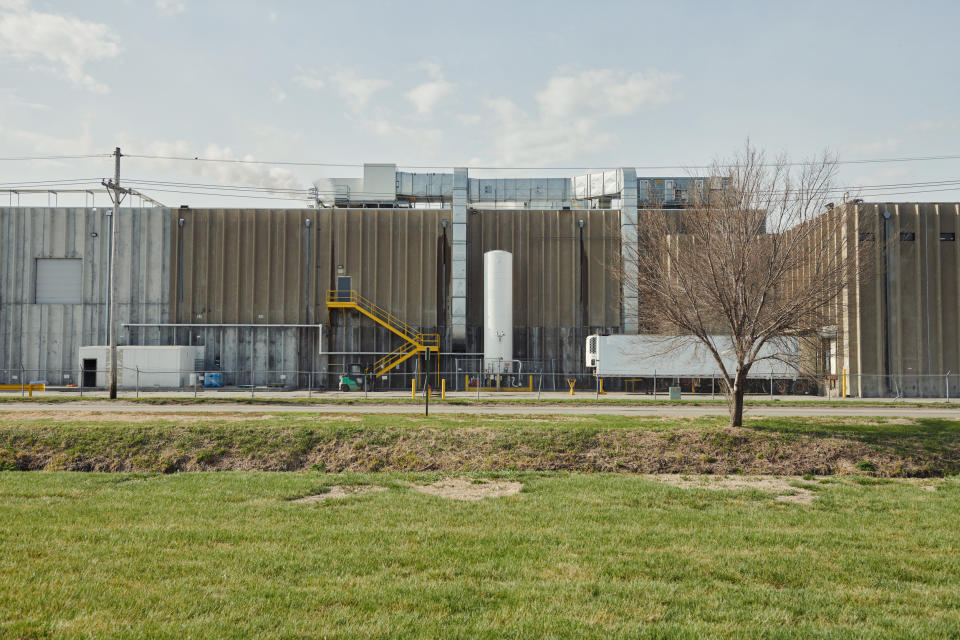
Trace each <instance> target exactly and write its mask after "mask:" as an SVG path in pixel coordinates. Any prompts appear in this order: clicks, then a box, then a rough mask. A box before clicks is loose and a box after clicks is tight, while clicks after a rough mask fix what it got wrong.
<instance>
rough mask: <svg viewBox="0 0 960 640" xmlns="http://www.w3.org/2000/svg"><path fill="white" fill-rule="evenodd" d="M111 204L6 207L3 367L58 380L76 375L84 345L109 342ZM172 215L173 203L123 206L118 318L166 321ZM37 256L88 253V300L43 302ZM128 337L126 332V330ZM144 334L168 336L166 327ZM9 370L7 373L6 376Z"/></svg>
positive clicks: (0, 241) (0, 316)
mask: <svg viewBox="0 0 960 640" xmlns="http://www.w3.org/2000/svg"><path fill="white" fill-rule="evenodd" d="M106 212H107V209H103V208H101V209H96V210H95V209H82V208H78V209H73V208H37V207H30V208H0V369H5V368H6V369H9V368H17V369H19V368H20V367H22V368H24V369H26V370H28V371H30V373H29V377H30V378H31V379H46V380H48V381H49V382H50V383H51V384H61V383H63V382H64V378H63V376H64V374H68V375H71V380H74V381H75V379H76V377H77V368H78V363H77V357H78V353H79V348H80V346H82V345H95V344H104V343H105V342H106V341H107V332H106V290H107V258H108V256H107V247H108V232H107V231H108V228H109V224H108V222H109V218H108V217H107V216H106V215H105V214H106ZM168 221H169V214H168V210H166V209H153V208H144V209H136V208H132V209H127V208H123V209H121V211H120V222H119V225H120V226H119V228H118V237H119V241H118V245H117V261H118V262H117V285H118V291H119V294H118V298H117V318H118V320H119V321H120V322H153V323H160V322H167V321H168V316H167V313H166V309H167V299H168V292H167V283H168V282H169V271H168V262H167V259H166V258H167V255H168V248H169V246H170V229H169V226H168ZM37 258H79V259H82V260H83V297H82V299H83V303H82V304H36V303H35V290H34V287H35V279H36V259H37ZM120 336H123V333H122V332H121V333H120ZM138 339H139V340H142V341H143V342H145V343H147V344H161V343H164V341H165V340H167V339H168V337H167V336H166V335H164V334H162V332H161V331H160V330H159V329H154V330H153V331H145V332H143V334H142V335H141V336H138ZM10 375H11V374H10V372H8V371H2V372H0V380H2V381H4V382H7V381H9V380H10V379H11V378H10Z"/></svg>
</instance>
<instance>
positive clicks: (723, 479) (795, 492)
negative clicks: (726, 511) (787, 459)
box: [648, 474, 814, 504]
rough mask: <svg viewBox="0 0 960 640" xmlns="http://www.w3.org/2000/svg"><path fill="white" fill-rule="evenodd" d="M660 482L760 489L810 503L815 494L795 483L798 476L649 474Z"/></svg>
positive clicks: (685, 486) (782, 498)
mask: <svg viewBox="0 0 960 640" xmlns="http://www.w3.org/2000/svg"><path fill="white" fill-rule="evenodd" d="M648 477H649V478H651V479H652V480H657V481H658V482H666V483H667V484H671V485H673V486H675V487H680V488H682V489H711V490H715V491H736V490H739V489H758V490H760V491H764V492H767V493H772V494H774V495H775V496H776V499H777V500H780V501H781V502H796V503H799V504H810V503H812V502H813V497H814V494H813V492H812V491H810V490H809V489H804V488H802V487H798V486H796V485H795V484H791V483H797V482H799V481H801V480H802V479H801V478H797V477H781V476H708V475H681V474H665V475H653V476H648Z"/></svg>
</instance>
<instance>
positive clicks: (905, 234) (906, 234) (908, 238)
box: [900, 231, 917, 242]
mask: <svg viewBox="0 0 960 640" xmlns="http://www.w3.org/2000/svg"><path fill="white" fill-rule="evenodd" d="M916 239H917V234H916V233H914V232H913V231H901V232H900V242H913V241H914V240H916Z"/></svg>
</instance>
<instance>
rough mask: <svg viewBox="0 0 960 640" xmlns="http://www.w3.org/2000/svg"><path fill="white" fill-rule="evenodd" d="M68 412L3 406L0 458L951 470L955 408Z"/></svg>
mask: <svg viewBox="0 0 960 640" xmlns="http://www.w3.org/2000/svg"><path fill="white" fill-rule="evenodd" d="M71 415H72V417H71V416H70V415H67V414H64V413H55V412H51V413H50V414H47V415H44V414H43V413H42V412H33V413H28V412H21V413H17V412H8V413H3V414H0V420H2V425H0V469H11V470H48V471H50V470H73V471H146V472H150V471H159V472H175V471H203V470H264V471H297V470H309V469H319V470H325V471H337V472H340V471H351V472H369V471H512V470H520V471H560V470H563V471H619V472H639V473H713V474H724V473H748V474H758V473H759V474H780V475H803V474H807V473H810V474H817V475H829V474H845V473H861V472H869V473H872V474H875V475H878V476H921V477H922V476H943V475H950V474H955V473H960V421H954V420H946V419H940V418H919V419H902V418H897V419H884V418H852V417H851V418H830V419H815V418H753V419H749V420H748V421H747V424H746V425H745V426H744V427H743V428H740V429H730V428H728V427H726V426H725V424H724V423H725V421H724V420H723V419H722V418H713V417H709V418H690V419H682V418H664V419H657V418H633V417H623V416H535V417H533V416H528V417H513V416H496V415H489V416H476V415H466V414H461V415H440V416H435V417H430V418H424V417H420V416H404V415H336V414H303V413H287V414H283V413H263V414H238V413H202V414H191V413H183V414H149V413H140V414H136V413H134V414H112V413H96V412H88V413H84V412H77V413H76V414H71Z"/></svg>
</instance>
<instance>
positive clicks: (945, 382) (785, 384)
mask: <svg viewBox="0 0 960 640" xmlns="http://www.w3.org/2000/svg"><path fill="white" fill-rule="evenodd" d="M453 363H454V365H455V370H453V371H450V370H439V371H437V370H433V371H430V372H429V373H428V372H426V371H424V370H420V371H415V372H409V373H400V372H391V373H387V374H385V375H383V376H374V375H373V374H371V373H370V372H369V371H364V370H361V369H360V368H359V367H356V366H355V365H354V366H350V365H343V366H337V365H331V366H330V367H329V368H328V369H327V370H323V371H301V370H288V369H278V370H249V369H247V370H216V371H207V370H195V369H189V370H186V369H181V370H172V369H165V370H156V369H149V370H148V369H135V368H129V367H121V368H119V369H118V373H117V377H118V389H119V390H121V391H122V392H124V395H127V396H128V397H129V396H130V395H131V393H132V394H134V395H137V396H139V395H140V394H146V393H151V392H164V393H169V392H179V393H182V394H191V395H194V396H200V395H201V394H206V395H211V394H213V393H216V392H231V393H234V394H237V393H249V394H250V395H251V396H256V394H257V393H263V392H271V393H282V392H305V393H306V394H307V395H308V396H312V395H313V394H314V393H324V392H332V391H340V392H348V393H349V392H354V393H355V392H360V393H364V394H367V395H369V394H370V393H377V392H383V391H394V392H396V391H409V392H411V393H423V392H424V390H425V389H426V387H427V386H430V388H431V389H432V390H433V391H434V392H440V391H441V389H442V390H443V391H445V392H447V393H456V394H460V395H464V394H469V393H477V394H478V395H490V394H497V393H503V392H511V393H519V394H524V393H527V394H539V393H543V392H551V393H555V392H567V393H569V391H570V390H571V389H572V390H573V391H574V392H575V393H580V394H583V393H594V394H596V395H600V394H601V393H607V392H616V393H626V394H630V395H637V396H649V397H654V398H656V397H661V396H664V397H666V396H667V395H668V394H669V393H670V392H671V390H672V389H676V390H679V392H680V393H681V394H683V395H688V396H689V395H694V396H697V397H711V398H717V397H720V396H722V395H723V381H722V379H721V378H719V377H716V376H685V377H669V378H665V377H658V376H656V375H649V376H638V377H619V378H606V379H604V380H602V381H599V380H598V379H597V378H596V377H595V376H594V375H593V374H591V373H589V372H585V373H563V372H551V371H544V367H540V366H537V364H536V363H521V366H517V367H516V368H515V370H511V371H509V372H503V373H495V372H494V371H496V370H497V368H495V367H490V366H489V363H488V364H487V367H486V368H485V367H484V362H483V360H482V359H480V358H464V359H455V360H454V361H453ZM109 375H110V372H109V369H104V368H96V369H82V368H81V369H77V370H66V369H60V370H57V369H53V370H51V369H42V370H34V369H0V392H4V393H8V394H9V393H14V394H22V395H29V393H30V388H29V387H30V386H31V385H34V386H35V385H45V387H46V388H47V389H50V390H56V391H62V392H75V393H78V394H81V395H82V394H83V393H89V392H94V391H103V390H105V389H106V388H107V386H108V381H109ZM747 393H748V395H752V396H769V397H771V398H774V397H777V396H822V397H825V398H829V399H839V398H893V399H897V398H904V399H906V398H910V399H939V400H946V401H950V400H952V399H954V398H957V397H958V396H960V373H944V374H911V375H892V376H888V375H873V374H846V375H839V376H824V377H822V378H817V379H815V378H810V377H798V378H768V379H752V380H750V381H749V382H748V388H747Z"/></svg>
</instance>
